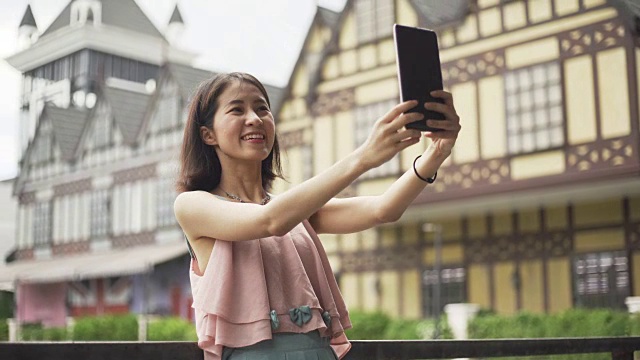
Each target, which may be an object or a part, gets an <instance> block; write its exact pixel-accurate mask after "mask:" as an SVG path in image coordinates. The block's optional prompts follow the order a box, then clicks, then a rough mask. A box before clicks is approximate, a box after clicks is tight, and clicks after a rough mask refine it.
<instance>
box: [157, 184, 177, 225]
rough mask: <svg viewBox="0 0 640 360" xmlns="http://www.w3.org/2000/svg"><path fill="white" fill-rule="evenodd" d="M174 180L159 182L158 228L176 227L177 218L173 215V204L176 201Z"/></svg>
mask: <svg viewBox="0 0 640 360" xmlns="http://www.w3.org/2000/svg"><path fill="white" fill-rule="evenodd" d="M173 184H174V181H173V179H170V178H169V179H165V178H162V179H159V180H158V199H157V201H158V208H157V210H158V212H157V221H158V227H163V226H171V225H175V223H176V217H175V216H174V214H173V202H174V201H175V199H176V196H177V195H176V193H175V190H174V188H173Z"/></svg>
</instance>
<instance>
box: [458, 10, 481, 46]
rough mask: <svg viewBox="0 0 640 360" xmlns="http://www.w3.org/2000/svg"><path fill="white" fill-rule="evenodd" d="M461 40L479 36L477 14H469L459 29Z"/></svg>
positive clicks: (473, 38)
mask: <svg viewBox="0 0 640 360" xmlns="http://www.w3.org/2000/svg"><path fill="white" fill-rule="evenodd" d="M457 30H458V31H457V35H458V36H457V38H458V41H459V42H467V41H471V40H475V39H477V38H478V19H477V18H476V16H475V15H468V16H467V17H466V19H465V20H464V23H463V24H462V25H461V26H460V27H459V28H458V29H457Z"/></svg>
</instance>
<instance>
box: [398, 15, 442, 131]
mask: <svg viewBox="0 0 640 360" xmlns="http://www.w3.org/2000/svg"><path fill="white" fill-rule="evenodd" d="M393 39H394V42H395V46H396V63H397V65H398V83H399V84H400V99H401V101H408V100H418V105H417V106H416V107H414V108H413V109H411V110H409V112H421V113H423V114H424V119H423V120H419V121H416V122H413V123H410V124H408V125H407V126H406V127H407V128H409V129H417V130H420V131H442V130H441V129H435V128H431V127H429V126H427V122H426V121H427V120H445V117H444V115H443V114H442V113H440V112H436V111H430V110H427V109H425V108H424V103H425V102H439V103H444V101H443V100H442V99H440V98H435V97H433V96H431V91H433V90H442V88H443V86H442V71H441V69H440V55H439V52H438V39H437V36H436V33H435V32H433V31H431V30H426V29H420V28H415V27H409V26H403V25H398V24H395V25H394V26H393Z"/></svg>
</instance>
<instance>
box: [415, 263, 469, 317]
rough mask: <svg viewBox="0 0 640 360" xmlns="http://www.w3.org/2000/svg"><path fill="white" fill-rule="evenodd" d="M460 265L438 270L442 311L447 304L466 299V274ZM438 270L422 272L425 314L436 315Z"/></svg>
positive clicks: (440, 308)
mask: <svg viewBox="0 0 640 360" xmlns="http://www.w3.org/2000/svg"><path fill="white" fill-rule="evenodd" d="M465 275H466V274H465V270H464V268H462V267H451V268H446V269H441V270H440V280H441V281H440V301H439V303H440V306H439V309H437V311H439V312H442V310H443V309H444V306H445V305H447V304H456V303H462V302H465V301H466V287H467V284H466V276H465ZM437 288H438V271H437V270H433V269H427V270H425V271H424V272H423V273H422V295H423V296H422V309H423V313H424V315H425V316H435V315H436V308H435V306H436V298H437V296H438V291H437V290H438V289H437Z"/></svg>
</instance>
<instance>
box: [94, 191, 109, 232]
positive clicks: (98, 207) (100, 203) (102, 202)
mask: <svg viewBox="0 0 640 360" xmlns="http://www.w3.org/2000/svg"><path fill="white" fill-rule="evenodd" d="M110 228H111V198H110V191H109V190H108V189H103V190H97V191H94V192H93V194H91V237H92V238H93V239H95V238H102V237H106V236H107V235H109V234H110V233H111V232H110V231H109V230H110Z"/></svg>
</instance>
